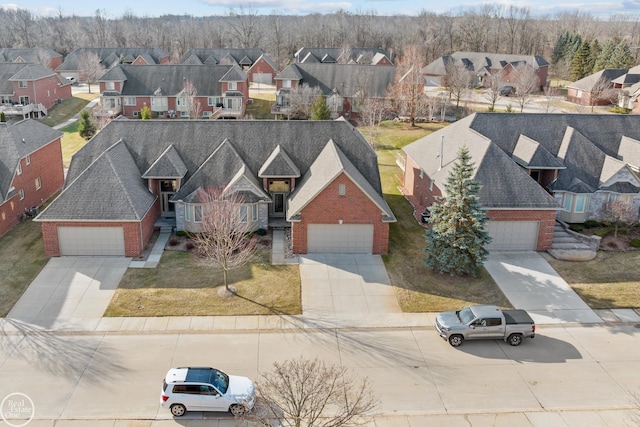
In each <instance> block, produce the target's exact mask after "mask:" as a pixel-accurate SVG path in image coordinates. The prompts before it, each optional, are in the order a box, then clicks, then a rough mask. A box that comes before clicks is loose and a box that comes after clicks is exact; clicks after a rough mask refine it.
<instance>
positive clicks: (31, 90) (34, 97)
mask: <svg viewBox="0 0 640 427" xmlns="http://www.w3.org/2000/svg"><path fill="white" fill-rule="evenodd" d="M11 83H12V84H13V92H14V96H13V100H14V101H16V102H18V101H19V100H20V97H21V96H28V97H29V102H30V103H31V104H42V105H44V106H45V107H47V108H51V107H53V106H54V105H55V103H56V98H62V99H67V98H70V97H71V86H70V85H65V86H58V84H59V83H60V79H59V78H58V76H57V75H55V74H53V75H51V76H48V77H43V78H41V79H39V80H30V81H27V87H23V88H21V87H20V84H19V82H17V81H14V82H11Z"/></svg>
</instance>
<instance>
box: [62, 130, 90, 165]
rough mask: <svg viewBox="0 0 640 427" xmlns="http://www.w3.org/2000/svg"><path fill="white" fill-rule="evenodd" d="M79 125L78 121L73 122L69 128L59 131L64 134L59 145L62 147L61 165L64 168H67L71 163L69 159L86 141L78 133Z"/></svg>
mask: <svg viewBox="0 0 640 427" xmlns="http://www.w3.org/2000/svg"><path fill="white" fill-rule="evenodd" d="M79 125H80V122H79V121H75V122H73V123H71V124H70V125H69V126H66V127H63V128H62V129H60V130H61V131H62V132H64V135H62V140H61V145H62V164H63V166H64V167H65V168H68V167H69V164H70V163H71V157H73V155H74V154H75V153H76V152H77V151H78V150H79V149H81V148H82V147H83V146H84V145H85V144H86V143H87V141H85V139H84V138H83V137H81V136H80V134H79V133H78V126H79Z"/></svg>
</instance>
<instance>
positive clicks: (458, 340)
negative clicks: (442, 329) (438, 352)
mask: <svg viewBox="0 0 640 427" xmlns="http://www.w3.org/2000/svg"><path fill="white" fill-rule="evenodd" d="M462 341H464V338H463V337H462V335H451V336H450V337H449V344H451V346H453V347H459V346H460V345H461V344H462Z"/></svg>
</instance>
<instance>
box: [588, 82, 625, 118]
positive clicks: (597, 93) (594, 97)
mask: <svg viewBox="0 0 640 427" xmlns="http://www.w3.org/2000/svg"><path fill="white" fill-rule="evenodd" d="M617 100H618V91H617V90H616V89H614V87H613V83H611V80H609V79H607V78H604V77H600V79H598V81H597V82H596V84H594V85H593V87H592V88H591V92H590V94H589V103H590V104H591V112H593V107H594V106H596V105H598V104H599V103H600V102H602V101H605V102H607V103H608V104H612V103H614V102H616V101H617Z"/></svg>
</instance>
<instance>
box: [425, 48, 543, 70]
mask: <svg viewBox="0 0 640 427" xmlns="http://www.w3.org/2000/svg"><path fill="white" fill-rule="evenodd" d="M522 63H525V64H528V65H531V66H532V67H533V68H534V69H535V70H538V69H539V68H541V67H548V66H549V63H548V62H547V61H546V60H545V59H544V58H542V57H540V56H537V55H509V54H501V53H486V52H454V53H452V54H451V55H445V56H442V57H440V58H438V59H436V60H435V61H433V62H431V63H429V64H428V65H427V66H426V67H424V68H423V69H422V72H423V74H432V75H444V74H446V72H447V67H448V66H449V64H454V65H456V64H461V65H464V66H465V67H466V68H467V69H468V70H470V71H481V70H483V69H493V70H501V69H503V68H504V67H505V66H506V65H508V64H512V65H514V66H516V65H518V64H522Z"/></svg>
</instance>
